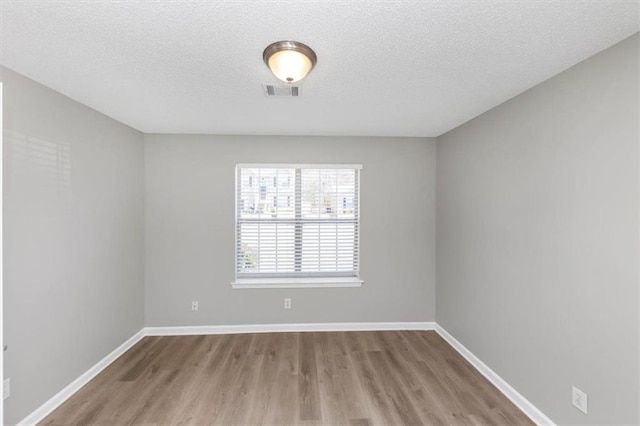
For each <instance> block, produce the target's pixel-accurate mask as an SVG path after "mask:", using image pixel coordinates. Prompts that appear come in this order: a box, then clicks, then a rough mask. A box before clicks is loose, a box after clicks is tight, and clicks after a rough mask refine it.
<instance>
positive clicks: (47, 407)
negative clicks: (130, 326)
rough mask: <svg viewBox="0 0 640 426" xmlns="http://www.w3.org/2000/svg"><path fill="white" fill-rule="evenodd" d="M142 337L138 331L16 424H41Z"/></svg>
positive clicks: (27, 425) (29, 425)
mask: <svg viewBox="0 0 640 426" xmlns="http://www.w3.org/2000/svg"><path fill="white" fill-rule="evenodd" d="M143 337H144V329H142V330H140V331H138V332H137V333H136V334H134V335H133V336H131V337H130V338H129V339H128V340H127V341H126V342H124V343H123V344H122V345H120V346H119V347H118V348H116V349H115V350H114V351H113V352H111V353H110V354H109V355H107V356H105V357H104V358H102V359H101V360H100V361H98V363H97V364H95V365H94V366H93V367H91V368H89V369H88V370H87V371H86V372H84V373H83V374H82V375H81V376H80V377H78V378H77V379H75V380H74V381H73V382H71V383H70V384H69V385H68V386H67V387H65V388H64V389H62V390H61V391H60V392H58V393H57V394H55V395H54V396H53V397H52V398H51V399H49V400H48V401H47V402H45V403H44V404H42V405H41V406H40V407H39V408H37V409H36V410H35V411H34V412H32V413H31V414H29V415H28V416H27V417H25V418H24V419H22V421H20V422H19V423H18V426H31V425H35V424H37V423H39V422H41V421H42V420H43V419H44V418H45V417H47V416H48V415H49V414H50V413H51V412H52V411H53V410H55V409H56V408H58V407H59V406H60V405H61V404H62V403H63V402H65V401H66V400H67V399H69V398H70V397H71V396H72V395H73V394H74V393H76V392H78V391H79V390H80V388H82V387H83V386H84V385H86V384H87V383H89V381H90V380H91V379H93V378H94V377H95V376H97V375H98V374H99V373H100V372H101V371H102V370H104V369H105V368H107V367H108V366H109V365H110V364H111V363H112V362H113V361H115V360H116V359H118V357H120V355H122V354H123V353H125V352H126V351H128V350H129V349H130V348H131V347H132V346H133V345H135V344H136V343H138V342H139V341H140V339H142V338H143Z"/></svg>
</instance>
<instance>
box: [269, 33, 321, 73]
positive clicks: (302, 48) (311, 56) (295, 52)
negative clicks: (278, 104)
mask: <svg viewBox="0 0 640 426" xmlns="http://www.w3.org/2000/svg"><path fill="white" fill-rule="evenodd" d="M262 59H263V60H264V63H265V64H266V65H267V67H269V69H270V70H271V72H272V73H273V74H274V75H275V76H276V77H278V78H279V79H280V80H282V81H284V82H286V83H295V82H296V81H300V80H302V79H303V78H304V77H305V76H306V75H307V74H308V73H309V72H310V71H311V70H312V69H313V68H314V67H315V66H316V63H317V62H318V57H317V56H316V53H315V52H314V51H313V49H311V48H310V47H309V46H307V45H306V44H303V43H300V42H298V41H291V40H282V41H276V42H275V43H271V44H270V45H269V46H267V48H266V49H264V52H262Z"/></svg>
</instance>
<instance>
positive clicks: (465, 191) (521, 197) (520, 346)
mask: <svg viewBox="0 0 640 426" xmlns="http://www.w3.org/2000/svg"><path fill="white" fill-rule="evenodd" d="M638 76H639V74H638V36H637V35H636V36H634V37H632V38H629V39H627V40H625V41H623V42H621V43H620V44H618V45H616V46H614V47H612V48H610V49H608V50H605V51H603V52H601V53H599V54H597V55H595V56H594V57H592V58H590V59H588V60H586V61H584V62H582V63H580V64H578V65H576V66H575V67H573V68H571V69H569V70H567V71H565V72H563V73H561V74H559V75H557V76H555V77H553V78H552V79H550V80H548V81H546V82H544V83H542V84H540V85H539V86H537V87H535V88H533V89H531V90H529V91H527V92H525V93H523V94H521V95H520V96H517V97H516V98H514V99H512V100H510V101H508V102H506V103H505V104H503V105H501V106H499V107H497V108H495V109H493V110H491V111H489V112H487V113H485V114H483V115H482V116H480V117H478V118H476V119H474V120H472V121H470V122H468V123H466V124H464V125H462V126H461V127H459V128H457V129H455V130H453V131H451V132H449V133H447V134H445V135H443V136H441V137H439V138H438V153H437V155H438V159H437V162H438V172H437V174H438V176H437V178H438V184H437V197H438V206H437V247H438V252H437V282H438V286H437V308H438V311H437V321H438V323H439V324H441V325H442V326H443V327H444V328H445V329H446V330H448V331H449V332H450V333H451V334H453V336H454V337H456V338H457V339H459V340H460V341H461V342H462V343H463V344H464V345H465V346H466V347H467V348H469V349H470V350H471V351H472V352H473V353H474V354H476V355H477V356H478V357H479V358H480V359H482V360H483V361H484V362H485V363H487V364H488V365H489V366H490V367H491V368H493V369H494V370H495V371H496V372H497V373H498V374H500V375H501V376H502V377H503V378H504V379H506V380H507V381H508V382H509V383H510V384H511V385H512V386H514V387H515V388H516V389H517V390H518V391H520V392H521V393H522V394H523V395H524V396H525V397H526V398H528V399H529V400H530V401H531V402H533V403H534V404H535V405H536V406H537V407H538V408H540V409H541V410H542V411H543V412H545V413H546V414H547V415H548V416H550V417H551V419H553V420H554V421H556V422H558V423H564V424H567V423H606V424H611V423H637V422H638V420H639V419H638V417H637V416H638V411H637V410H638V360H639V353H638V189H639V188H638V113H639V111H638ZM571 385H576V386H577V387H578V388H580V389H582V390H583V391H585V392H587V393H588V395H589V404H590V407H589V415H588V416H584V415H583V414H581V413H580V412H579V411H578V410H576V409H575V408H573V407H572V406H571Z"/></svg>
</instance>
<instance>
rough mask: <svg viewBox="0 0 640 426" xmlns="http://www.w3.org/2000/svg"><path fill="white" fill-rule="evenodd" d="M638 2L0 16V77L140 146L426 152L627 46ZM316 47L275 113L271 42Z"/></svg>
mask: <svg viewBox="0 0 640 426" xmlns="http://www.w3.org/2000/svg"><path fill="white" fill-rule="evenodd" d="M638 7H639V6H638V2H637V1H593V0H590V1H577V0H570V1H491V0H486V1H464V2H463V1H425V2H420V1H367V2H364V1H353V0H352V1H324V2H320V1H309V2H306V1H300V0H298V1H295V0H291V1H251V2H249V1H197V2H196V1H192V2H189V1H186V0H185V1H175V2H168V1H165V2H156V1H122V0H121V1H90V2H80V1H66V2H65V1H4V0H3V1H1V2H0V36H1V39H0V40H1V44H0V64H2V65H4V66H6V67H8V68H11V69H13V70H15V71H17V72H19V73H21V74H24V75H26V76H28V77H30V78H32V79H34V80H36V81H38V82H40V83H42V84H44V85H46V86H49V87H51V88H53V89H55V90H57V91H59V92H61V93H63V94H65V95H67V96H69V97H71V98H73V99H75V100H77V101H79V102H82V103H83V104H86V105H88V106H90V107H92V108H94V109H96V110H98V111H100V112H103V113H104V114H106V115H108V116H110V117H113V118H115V119H117V120H120V121H122V122H123V123H126V124H128V125H130V126H132V127H135V128H136V129H139V130H141V131H144V132H160V133H165V132H166V133H216V134H263V135H267V134H280V135H362V136H367V135H377V136H437V135H440V134H442V133H443V132H445V131H447V130H450V129H452V128H454V127H456V126H457V125H459V124H461V123H463V122H465V121H467V120H469V119H471V118H473V117H475V116H477V115H479V114H481V113H482V112H484V111H486V110H488V109H490V108H492V107H493V106H495V105H497V104H500V103H502V102H504V101H505V100H507V99H509V98H510V97H513V96H514V95H516V94H518V93H520V92H522V91H524V90H526V89H528V88H530V87H532V86H534V85H536V84H537V83H539V82H541V81H543V80H545V79H547V78H549V77H551V76H553V75H554V74H557V73H558V72H560V71H562V70H564V69H566V68H568V67H570V66H572V65H574V64H576V63H578V62H580V61H581V60H583V59H586V58H587V57H589V56H591V55H593V54H594V53H596V52H598V51H600V50H602V49H604V48H607V47H609V46H611V45H613V44H615V43H616V42H618V41H620V40H622V39H624V38H626V37H628V36H630V35H631V34H633V33H635V32H637V31H638V30H639V29H640V28H639V16H638V13H639V9H638ZM282 39H294V40H298V41H301V42H303V43H306V44H308V45H309V46H311V47H312V48H313V49H314V50H315V51H316V53H317V54H318V65H317V67H316V68H315V69H314V70H313V71H312V72H311V74H309V76H308V77H307V78H306V79H305V80H303V81H302V97H301V98H300V99H272V98H267V97H265V96H264V95H263V93H262V87H261V83H263V82H266V83H277V80H276V79H275V77H274V76H273V75H272V74H271V73H270V71H269V70H268V69H267V68H266V67H265V65H264V63H263V62H262V50H263V49H264V48H265V47H266V46H267V45H268V44H270V43H271V42H273V41H277V40H282Z"/></svg>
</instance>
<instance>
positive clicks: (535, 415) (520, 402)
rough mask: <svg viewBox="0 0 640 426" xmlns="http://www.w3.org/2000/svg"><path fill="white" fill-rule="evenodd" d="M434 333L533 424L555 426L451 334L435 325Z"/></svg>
mask: <svg viewBox="0 0 640 426" xmlns="http://www.w3.org/2000/svg"><path fill="white" fill-rule="evenodd" d="M435 330H436V332H437V333H438V334H439V335H440V336H442V338H443V339H444V340H446V341H447V343H449V344H450V345H451V346H453V348H454V349H455V350H456V351H458V353H459V354H460V355H462V356H463V357H464V358H465V359H466V360H467V361H469V363H470V364H471V365H473V366H474V367H475V369H476V370H478V371H479V372H480V373H481V374H482V375H483V376H484V377H486V378H487V380H489V381H490V382H491V383H493V385H494V386H495V387H496V388H498V390H499V391H500V392H502V393H503V394H504V395H505V396H506V397H507V398H509V400H511V402H513V403H514V404H515V405H516V407H518V408H519V409H520V410H522V412H523V413H525V414H526V415H527V416H528V417H529V418H530V419H531V420H532V421H533V422H534V423H536V424H537V425H551V426H555V423H554V422H553V421H552V420H551V419H550V418H549V417H547V416H546V415H545V414H544V413H543V412H542V411H540V410H539V409H538V408H537V407H536V406H535V405H533V404H532V403H531V402H529V400H528V399H527V398H525V397H524V396H522V395H521V394H520V393H519V392H518V391H517V390H515V389H514V388H513V387H512V386H511V385H510V384H509V383H507V382H506V381H505V380H504V379H503V378H502V377H500V376H499V375H498V374H497V373H496V372H495V371H493V370H492V369H491V368H489V366H487V364H485V363H484V362H482V361H480V359H479V358H478V357H477V356H475V355H474V354H473V353H472V352H471V351H470V350H469V349H467V348H466V347H465V346H464V345H463V344H462V343H460V342H459V341H458V340H456V338H455V337H453V336H452V335H451V334H449V333H448V332H447V331H446V330H445V329H444V328H442V327H441V326H440V325H438V324H436V328H435Z"/></svg>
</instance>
